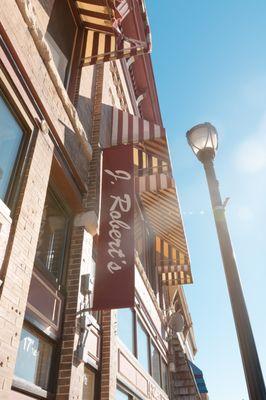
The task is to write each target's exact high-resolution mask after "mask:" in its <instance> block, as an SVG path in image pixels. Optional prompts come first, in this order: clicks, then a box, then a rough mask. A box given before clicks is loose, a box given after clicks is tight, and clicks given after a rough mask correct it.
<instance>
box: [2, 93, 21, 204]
mask: <svg viewBox="0 0 266 400" xmlns="http://www.w3.org/2000/svg"><path fill="white" fill-rule="evenodd" d="M0 122H1V123H0V199H1V200H3V201H5V198H6V195H7V192H8V188H9V185H10V183H11V180H12V175H13V172H14V169H15V166H16V161H17V158H18V154H19V150H20V146H21V142H22V137H23V132H22V129H21V127H20V126H19V124H18V122H17V121H16V119H15V117H14V116H13V114H12V113H11V111H10V110H9V108H8V106H7V104H6V102H5V101H4V99H3V98H2V97H1V95H0Z"/></svg>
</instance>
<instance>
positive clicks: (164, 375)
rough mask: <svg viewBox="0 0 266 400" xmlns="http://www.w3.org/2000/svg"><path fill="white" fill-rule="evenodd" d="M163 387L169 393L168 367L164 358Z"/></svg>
mask: <svg viewBox="0 0 266 400" xmlns="http://www.w3.org/2000/svg"><path fill="white" fill-rule="evenodd" d="M162 389H163V390H164V391H165V392H166V393H168V369H167V364H166V363H165V361H164V360H162Z"/></svg>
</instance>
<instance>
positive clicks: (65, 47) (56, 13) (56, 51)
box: [45, 0, 76, 84]
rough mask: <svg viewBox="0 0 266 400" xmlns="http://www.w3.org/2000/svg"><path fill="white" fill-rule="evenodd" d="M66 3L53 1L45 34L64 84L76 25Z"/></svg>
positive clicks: (57, 0)
mask: <svg viewBox="0 0 266 400" xmlns="http://www.w3.org/2000/svg"><path fill="white" fill-rule="evenodd" d="M66 3H67V1H62V0H55V2H54V6H53V9H52V13H51V17H50V20H49V24H48V26H47V32H46V34H45V38H46V40H47V42H48V43H49V46H50V49H51V52H52V55H53V60H54V63H55V65H56V67H57V70H58V73H59V75H60V77H61V79H62V81H63V82H64V83H65V84H66V80H67V79H66V78H67V72H68V69H69V64H70V61H71V56H72V51H73V46H74V41H75V33H76V25H75V22H74V19H73V16H72V13H71V10H70V8H69V5H68V4H66Z"/></svg>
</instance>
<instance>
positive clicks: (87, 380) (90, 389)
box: [82, 367, 95, 400]
mask: <svg viewBox="0 0 266 400" xmlns="http://www.w3.org/2000/svg"><path fill="white" fill-rule="evenodd" d="M94 387H95V374H94V372H92V371H91V370H90V369H89V368H86V367H85V370H84V379H83V393H82V400H93V399H94Z"/></svg>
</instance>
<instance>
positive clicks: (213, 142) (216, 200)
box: [187, 122, 266, 400]
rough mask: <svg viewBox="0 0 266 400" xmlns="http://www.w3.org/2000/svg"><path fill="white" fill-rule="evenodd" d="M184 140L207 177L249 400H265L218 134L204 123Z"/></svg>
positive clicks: (195, 127) (265, 395)
mask: <svg viewBox="0 0 266 400" xmlns="http://www.w3.org/2000/svg"><path fill="white" fill-rule="evenodd" d="M187 140H188V143H189V145H190V147H191V148H192V150H193V152H194V153H195V155H196V156H197V158H198V159H199V160H200V161H201V162H202V164H203V166H204V169H205V173H206V178H207V182H208V187H209V191H210V197H211V203H212V209H213V214H214V219H215V225H216V230H217V235H218V239H219V244H220V249H221V254H222V259H223V265H224V271H225V275H226V281H227V286H228V291H229V296H230V300H231V306H232V311H233V316H234V321H235V326H236V331H237V336H238V342H239V347H240V352H241V357H242V363H243V367H244V372H245V377H246V383H247V388H248V392H249V397H250V399H251V400H266V390H265V384H264V380H263V375H262V371H261V367H260V362H259V357H258V353H257V349H256V344H255V341H254V337H253V333H252V329H251V325H250V321H249V317H248V312H247V308H246V304H245V299H244V295H243V291H242V287H241V283H240V279H239V274H238V270H237V265H236V261H235V257H234V251H233V247H232V243H231V239H230V235H229V231H228V227H227V222H226V217H225V204H223V202H222V199H221V195H220V191H219V183H218V181H217V179H216V175H215V170H214V165H213V160H214V158H215V154H216V151H217V148H218V134H217V131H216V129H215V127H214V126H213V125H211V124H210V123H208V122H206V123H204V124H199V125H196V126H194V127H193V128H192V129H190V130H189V131H188V132H187Z"/></svg>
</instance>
